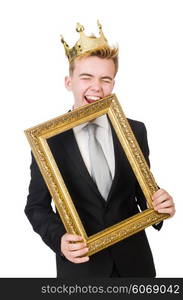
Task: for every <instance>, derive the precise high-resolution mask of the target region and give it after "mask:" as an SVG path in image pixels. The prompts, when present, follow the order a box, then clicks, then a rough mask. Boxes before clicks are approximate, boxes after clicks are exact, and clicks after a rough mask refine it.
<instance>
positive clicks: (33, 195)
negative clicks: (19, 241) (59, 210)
mask: <svg viewBox="0 0 183 300" xmlns="http://www.w3.org/2000/svg"><path fill="white" fill-rule="evenodd" d="M31 154H32V153H31ZM30 169H31V181H30V185H29V194H28V197H27V204H26V206H25V214H26V216H27V218H28V219H29V221H30V223H31V224H32V227H33V229H34V231H35V232H37V233H38V234H39V235H40V236H41V238H42V240H43V241H44V242H45V243H46V244H47V245H48V246H49V247H50V248H51V249H52V250H53V251H54V252H55V253H56V254H61V252H60V241H61V236H62V235H63V234H64V233H65V232H66V230H65V228H64V225H63V223H62V222H61V219H60V217H59V215H58V214H56V213H55V212H54V211H53V209H52V206H51V200H52V198H51V195H50V193H49V190H48V188H47V186H46V184H45V181H44V179H43V177H42V174H41V172H40V170H39V167H38V165H37V163H36V161H35V158H34V156H33V155H32V163H31V167H30Z"/></svg>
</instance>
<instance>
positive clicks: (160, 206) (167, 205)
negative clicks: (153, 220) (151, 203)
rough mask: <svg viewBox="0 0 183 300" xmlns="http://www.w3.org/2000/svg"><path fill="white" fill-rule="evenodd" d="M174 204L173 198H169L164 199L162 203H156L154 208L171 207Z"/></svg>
mask: <svg viewBox="0 0 183 300" xmlns="http://www.w3.org/2000/svg"><path fill="white" fill-rule="evenodd" d="M172 206H174V203H173V202H172V200H167V201H164V202H162V203H159V204H156V206H155V207H154V209H161V208H169V207H172Z"/></svg>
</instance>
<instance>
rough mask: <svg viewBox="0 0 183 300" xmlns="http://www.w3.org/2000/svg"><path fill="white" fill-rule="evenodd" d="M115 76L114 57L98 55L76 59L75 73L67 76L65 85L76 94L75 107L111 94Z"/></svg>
mask: <svg viewBox="0 0 183 300" xmlns="http://www.w3.org/2000/svg"><path fill="white" fill-rule="evenodd" d="M114 77H115V65H114V62H113V60H112V59H106V58H99V57H97V56H89V57H84V58H81V59H76V60H75V62H74V70H73V74H72V75H71V76H67V77H66V78H65V86H66V88H67V89H68V90H69V91H72V93H73V96H74V108H77V107H80V106H82V105H85V104H89V103H92V102H95V101H97V100H99V99H101V98H104V97H106V96H108V95H110V94H111V93H112V90H113V87H114Z"/></svg>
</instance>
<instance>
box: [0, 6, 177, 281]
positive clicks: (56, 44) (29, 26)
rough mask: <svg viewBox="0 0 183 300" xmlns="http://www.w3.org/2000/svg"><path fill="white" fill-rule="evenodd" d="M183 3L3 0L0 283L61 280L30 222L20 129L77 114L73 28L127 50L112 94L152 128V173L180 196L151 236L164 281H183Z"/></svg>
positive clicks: (25, 148) (25, 144)
mask: <svg viewBox="0 0 183 300" xmlns="http://www.w3.org/2000/svg"><path fill="white" fill-rule="evenodd" d="M182 15H183V1H181V0H124V1H123V0H120V1H117V0H113V1H112V2H111V1H106V0H100V1H98V0H93V1H86V0H80V1H74V0H72V1H71V0H70V1H62V0H16V1H13V0H12V1H11V0H4V1H1V2H0V52H1V53H0V86H1V88H0V101H1V102H0V103H1V117H0V126H1V127H0V128H1V147H0V151H1V153H0V167H1V218H0V253H1V255H0V277H55V276H56V266H55V256H54V253H53V252H52V251H51V250H50V249H49V248H48V247H47V246H46V245H45V244H44V243H43V242H42V240H41V238H40V237H39V236H38V235H37V234H36V233H34V232H33V230H32V227H31V225H30V224H29V222H28V220H27V219H26V217H25V215H24V207H25V204H26V197H27V193H28V185H29V180H30V173H29V166H30V147H29V145H28V142H27V140H26V138H25V136H24V133H23V130H24V129H27V128H29V127H32V126H33V125H37V124H39V123H41V122H44V121H47V120H49V119H51V118H53V117H56V116H58V115H61V114H63V113H65V112H67V111H68V109H70V107H71V105H72V97H71V94H69V93H68V92H67V91H66V90H65V88H64V84H63V83H64V76H65V75H66V74H67V61H66V59H65V57H64V51H63V49H62V45H61V44H60V40H59V38H60V34H61V33H62V34H63V35H64V37H65V39H66V41H67V42H68V43H69V44H70V45H71V46H72V45H73V44H74V43H75V41H76V40H77V39H78V34H77V33H76V32H75V25H76V22H78V21H79V22H80V23H81V24H83V25H84V26H85V28H86V32H87V33H91V32H94V33H96V32H97V26H96V21H97V19H99V20H100V22H101V23H102V25H103V30H104V33H105V34H106V36H107V37H108V39H109V40H110V41H111V42H113V43H115V42H118V44H119V47H120V70H119V74H118V76H117V78H116V87H115V90H114V92H115V93H116V94H117V97H118V99H119V100H120V102H121V105H122V107H123V109H124V112H125V114H126V116H128V117H130V118H133V119H136V120H141V121H143V122H144V123H145V124H146V127H147V130H148V139H149V146H150V150H151V153H150V154H151V155H150V159H151V165H152V172H153V174H154V176H155V178H156V181H157V183H158V185H160V186H161V187H162V188H165V189H167V190H168V191H169V193H170V194H172V195H173V197H174V199H175V203H176V209H177V212H176V215H175V216H174V218H171V219H169V220H166V221H165V222H164V226H163V228H162V230H161V231H160V232H157V231H155V230H154V229H153V228H152V227H150V228H148V229H147V230H146V232H147V234H148V238H149V241H150V245H151V248H152V251H153V254H154V260H155V264H156V269H157V277H182V275H183V260H182V253H183V246H182V230H181V226H182V219H183V212H182V209H183V205H182V201H183V200H182V199H183V197H182V190H181V189H182V168H183V165H182V161H183V160H182V132H181V127H182V123H181V120H182V101H183V89H182V81H183V55H182V53H183V39H182V30H183V18H182Z"/></svg>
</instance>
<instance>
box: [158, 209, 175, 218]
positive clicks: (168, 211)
mask: <svg viewBox="0 0 183 300" xmlns="http://www.w3.org/2000/svg"><path fill="white" fill-rule="evenodd" d="M158 212H159V213H161V214H169V215H170V216H171V217H172V216H173V215H174V214H175V209H174V208H173V207H169V208H161V209H158Z"/></svg>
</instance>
